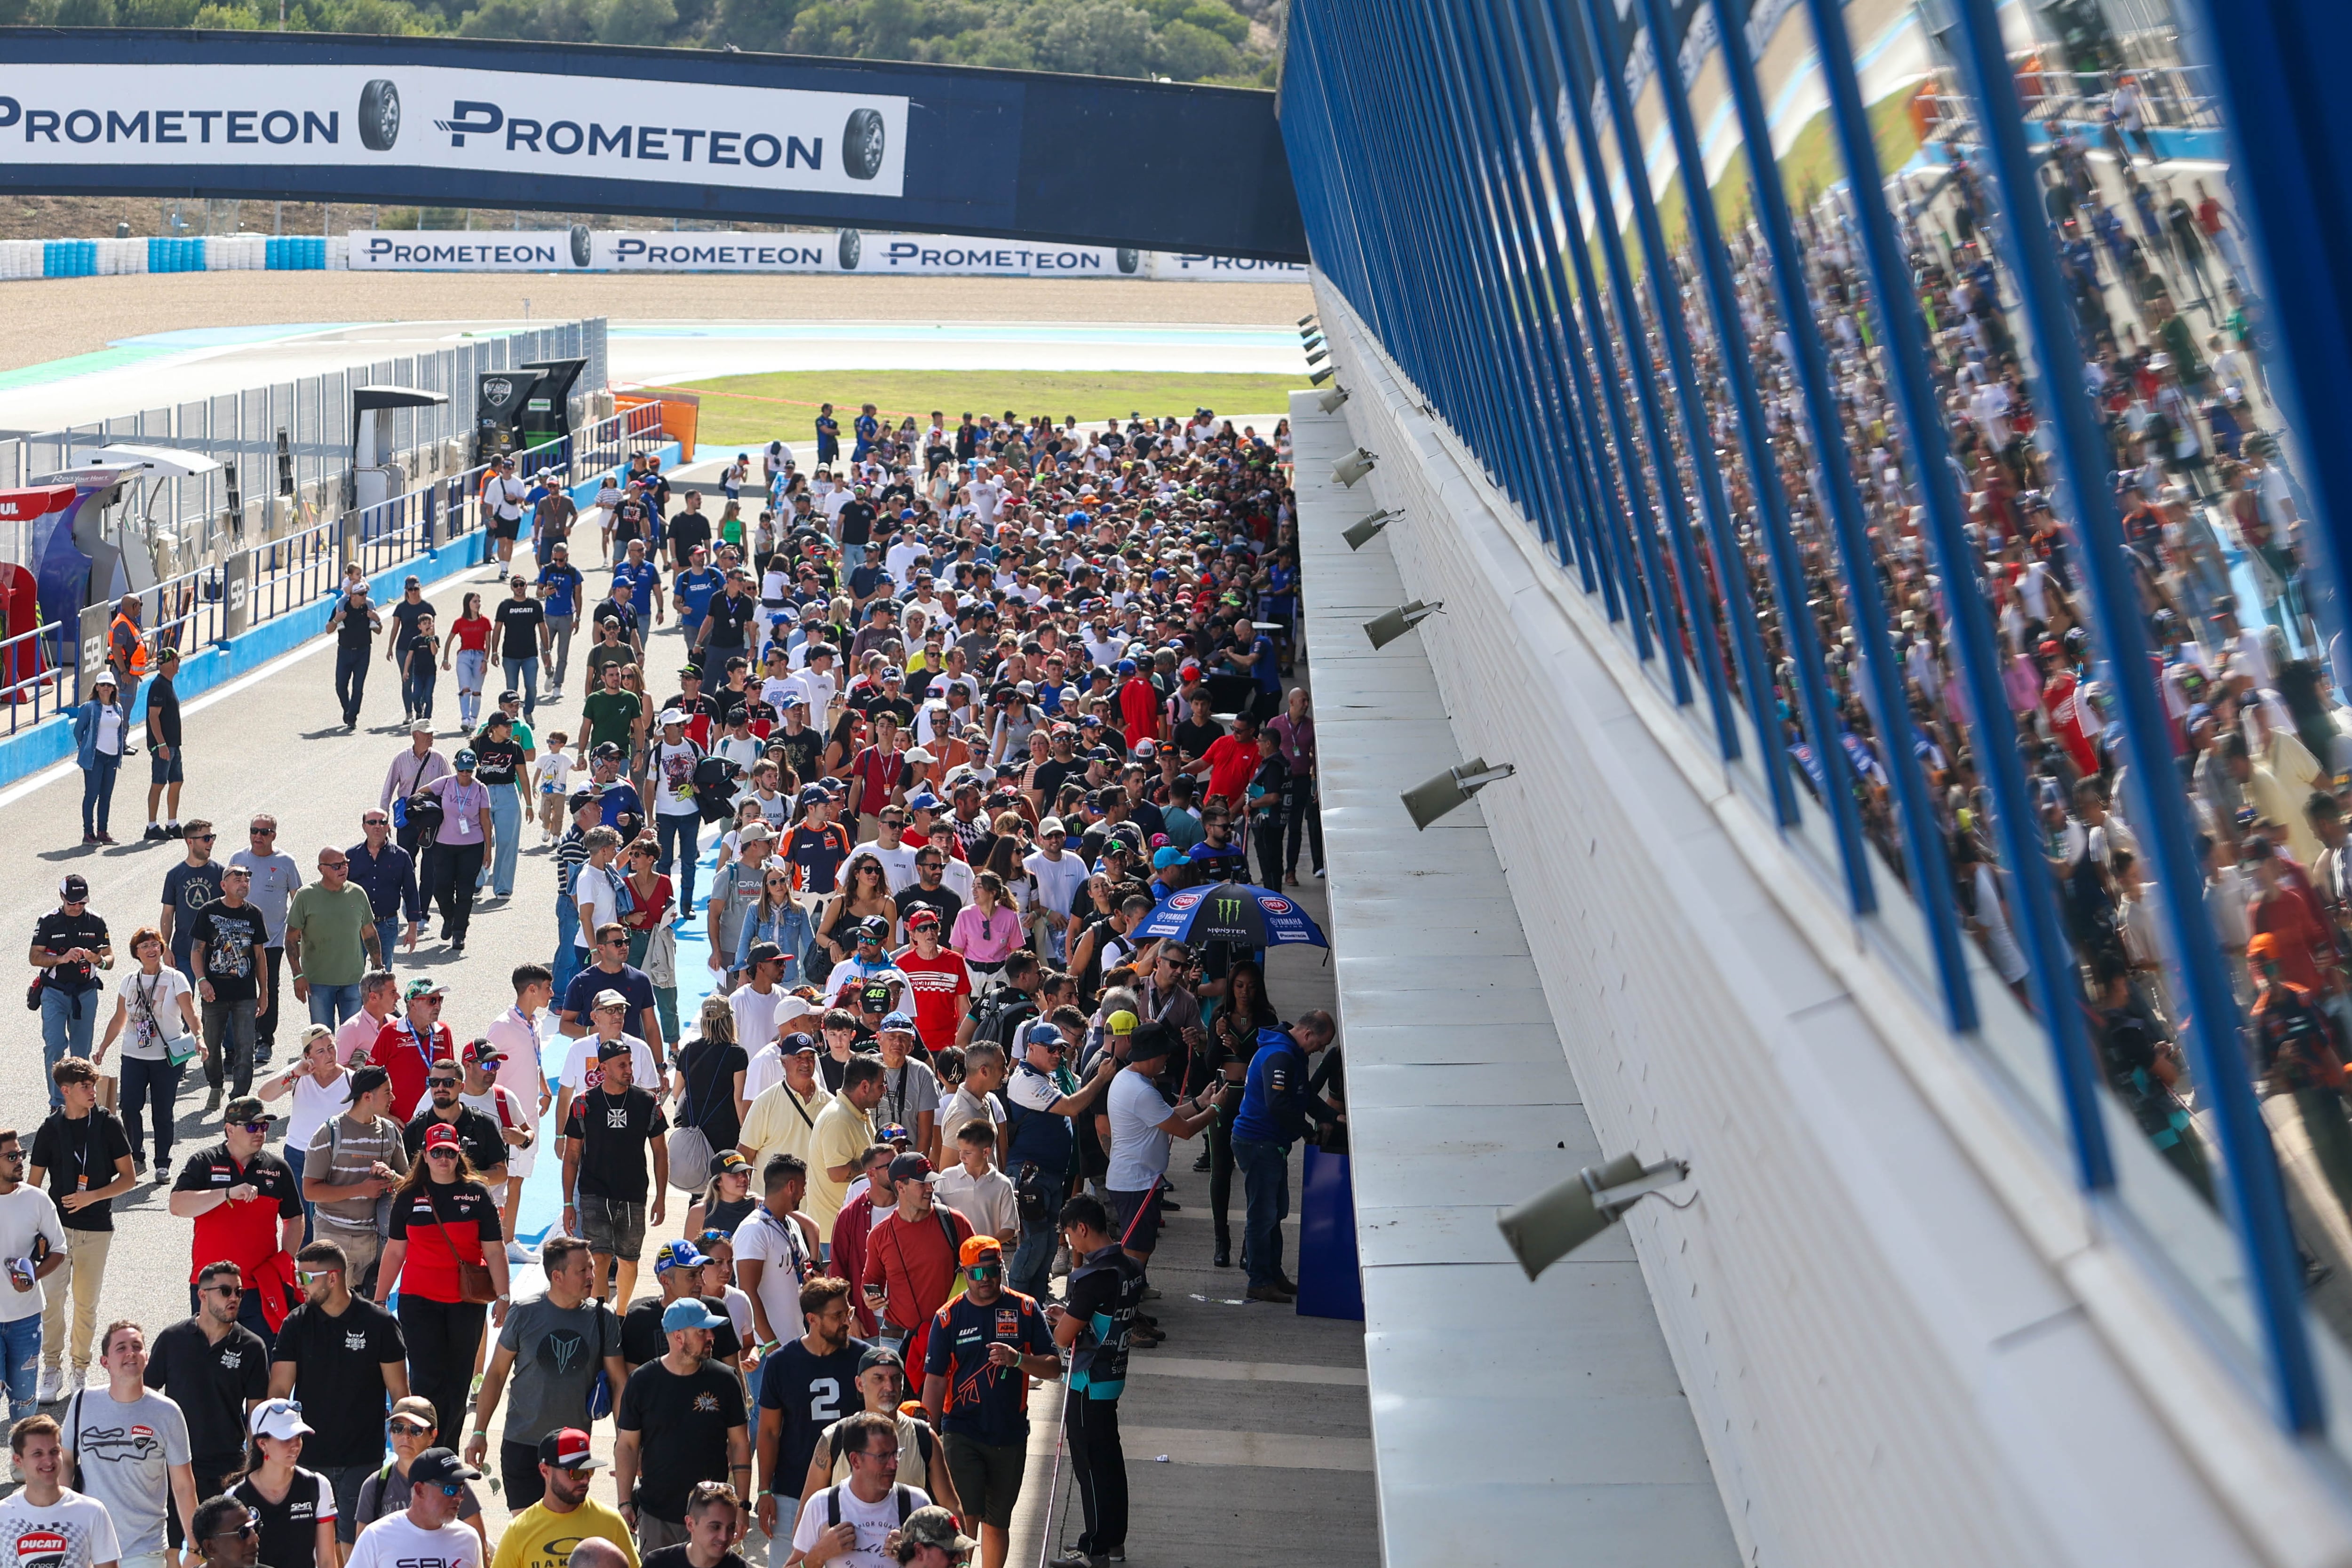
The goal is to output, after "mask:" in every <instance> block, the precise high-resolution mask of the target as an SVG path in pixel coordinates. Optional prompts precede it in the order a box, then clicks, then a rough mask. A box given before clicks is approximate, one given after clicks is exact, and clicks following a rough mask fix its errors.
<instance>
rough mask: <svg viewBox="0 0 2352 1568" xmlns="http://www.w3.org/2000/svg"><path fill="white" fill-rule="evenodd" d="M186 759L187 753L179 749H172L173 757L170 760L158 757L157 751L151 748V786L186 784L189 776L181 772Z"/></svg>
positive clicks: (148, 771) (148, 753) (148, 773)
mask: <svg viewBox="0 0 2352 1568" xmlns="http://www.w3.org/2000/svg"><path fill="white" fill-rule="evenodd" d="M185 759H186V753H185V752H184V751H183V750H182V749H181V748H180V747H176V746H175V747H172V755H171V756H170V758H163V757H161V756H158V755H157V754H156V752H155V749H154V748H153V747H149V748H148V750H147V782H148V783H150V784H184V783H186V782H187V781H188V779H187V775H186V774H185V773H184V772H183V771H181V764H182V763H183V762H184V760H185Z"/></svg>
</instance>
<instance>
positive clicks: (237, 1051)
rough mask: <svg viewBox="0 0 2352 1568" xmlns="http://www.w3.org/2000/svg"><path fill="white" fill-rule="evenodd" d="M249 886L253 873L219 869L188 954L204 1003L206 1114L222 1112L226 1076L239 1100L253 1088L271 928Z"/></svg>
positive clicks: (240, 868) (266, 1000)
mask: <svg viewBox="0 0 2352 1568" xmlns="http://www.w3.org/2000/svg"><path fill="white" fill-rule="evenodd" d="M252 885H253V873H252V872H251V871H249V870H247V868H246V867H244V866H241V865H227V866H223V867H221V895H220V896H219V897H218V898H216V899H215V900H214V901H213V902H212V903H210V904H206V905H205V908H204V913H203V914H201V915H197V916H196V928H195V936H194V941H193V942H192V943H191V944H190V945H189V949H188V961H189V963H190V965H191V966H192V967H194V970H195V973H196V995H197V996H198V997H199V998H201V999H202V1001H203V1003H204V1008H203V1011H204V1020H205V1047H206V1054H205V1079H206V1080H207V1081H208V1082H210V1083H211V1084H212V1096H211V1098H210V1099H208V1100H207V1101H206V1102H205V1110H207V1111H217V1110H219V1109H220V1101H221V1080H222V1074H223V1073H224V1072H226V1073H228V1074H229V1076H230V1082H231V1083H232V1085H233V1087H234V1090H235V1092H236V1093H237V1094H238V1095H240V1096H241V1095H244V1094H246V1093H247V1092H249V1091H251V1089H252V1088H253V1042H254V1023H255V1020H256V1019H257V1017H258V1016H259V1014H260V1012H261V1011H262V1009H266V1008H268V1006H269V996H268V991H267V990H265V989H264V988H263V987H262V986H261V984H260V976H261V973H262V964H263V962H264V956H265V954H266V953H267V951H268V946H269V928H268V925H265V924H263V922H262V918H261V911H259V910H258V909H256V908H255V907H254V906H253V905H252V904H248V903H247V902H246V896H245V895H246V893H247V890H248V889H249V888H250V887H251V886H252Z"/></svg>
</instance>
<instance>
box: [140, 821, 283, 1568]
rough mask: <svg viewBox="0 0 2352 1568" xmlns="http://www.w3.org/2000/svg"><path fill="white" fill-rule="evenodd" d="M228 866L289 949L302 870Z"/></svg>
mask: <svg viewBox="0 0 2352 1568" xmlns="http://www.w3.org/2000/svg"><path fill="white" fill-rule="evenodd" d="M228 863H229V864H231V865H241V866H244V867H246V868H247V870H249V871H251V872H252V873H253V887H252V889H251V891H249V892H248V893H247V894H246V895H245V896H246V898H247V900H248V901H249V902H250V903H251V904H253V906H254V907H255V908H256V909H258V910H259V911H261V924H262V925H265V926H267V927H268V930H269V945H270V946H272V947H283V946H286V906H287V905H288V904H291V903H293V902H294V895H295V894H297V893H299V892H300V891H301V888H302V868H301V867H300V866H298V865H296V864H295V863H294V857H293V856H292V855H274V854H273V855H257V854H255V853H254V852H252V851H251V850H239V851H237V852H236V853H235V854H233V855H231V856H229V857H228ZM123 1550H124V1551H125V1552H128V1551H130V1550H131V1549H130V1548H129V1547H127V1546H126V1547H124V1548H123Z"/></svg>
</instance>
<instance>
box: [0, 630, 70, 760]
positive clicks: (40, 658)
mask: <svg viewBox="0 0 2352 1568" xmlns="http://www.w3.org/2000/svg"><path fill="white" fill-rule="evenodd" d="M64 630H65V628H64V623H63V622H57V621H48V622H42V623H41V624H40V625H38V626H35V627H33V628H32V629H30V630H29V631H25V632H17V633H16V635H14V636H12V637H10V638H8V639H6V640H5V642H0V681H5V685H0V695H5V697H6V699H7V703H8V733H9V734H11V735H14V734H16V731H17V730H19V729H23V728H26V727H30V726H32V725H36V724H38V723H40V722H41V721H42V720H43V719H44V718H46V717H48V716H52V715H54V714H55V713H56V712H57V711H58V709H59V708H62V707H64V706H66V705H67V703H68V701H70V700H71V690H72V680H73V673H74V672H73V664H72V661H71V658H70V656H69V653H68V650H67V649H66V647H65V645H64ZM28 709H29V711H27V710H28Z"/></svg>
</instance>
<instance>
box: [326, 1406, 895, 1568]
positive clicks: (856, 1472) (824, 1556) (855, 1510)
mask: <svg viewBox="0 0 2352 1568" xmlns="http://www.w3.org/2000/svg"><path fill="white" fill-rule="evenodd" d="M834 1430H835V1432H836V1433H838V1434H839V1436H840V1437H841V1442H842V1454H843V1457H844V1458H847V1459H848V1461H849V1479H847V1480H845V1481H843V1482H841V1483H840V1484H839V1485H838V1486H829V1487H826V1488H825V1489H824V1490H822V1491H819V1492H816V1493H815V1494H814V1495H813V1496H811V1497H808V1498H806V1499H804V1500H803V1501H802V1503H801V1512H800V1521H799V1522H798V1523H796V1524H794V1525H793V1550H794V1551H796V1552H800V1553H802V1554H803V1557H804V1558H807V1559H810V1560H813V1561H816V1562H822V1563H838V1564H840V1565H841V1568H898V1558H897V1557H895V1556H893V1555H892V1554H891V1553H890V1552H888V1551H887V1545H888V1543H889V1541H890V1538H891V1537H892V1536H893V1535H895V1534H896V1533H897V1532H898V1527H899V1526H900V1525H902V1524H904V1523H905V1522H906V1521H907V1516H908V1514H910V1513H912V1512H914V1511H915V1510H917V1509H919V1508H929V1506H930V1502H931V1500H930V1496H929V1493H927V1492H925V1491H924V1490H922V1489H921V1488H920V1487H909V1486H900V1485H899V1484H898V1423H897V1422H895V1421H893V1420H892V1419H891V1418H890V1417H889V1416H884V1415H880V1414H877V1412H875V1411H872V1410H861V1411H859V1412H858V1413H857V1414H856V1415H855V1416H850V1417H848V1418H847V1419H846V1420H845V1421H842V1422H841V1423H840V1424H839V1425H837V1426H836V1427H835V1428H834ZM820 1539H822V1540H823V1541H824V1548H823V1549H822V1550H821V1551H820V1549H819V1548H818V1546H817V1542H818V1541H819V1540H820ZM368 1568H373V1565H372V1564H371V1565H368Z"/></svg>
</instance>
